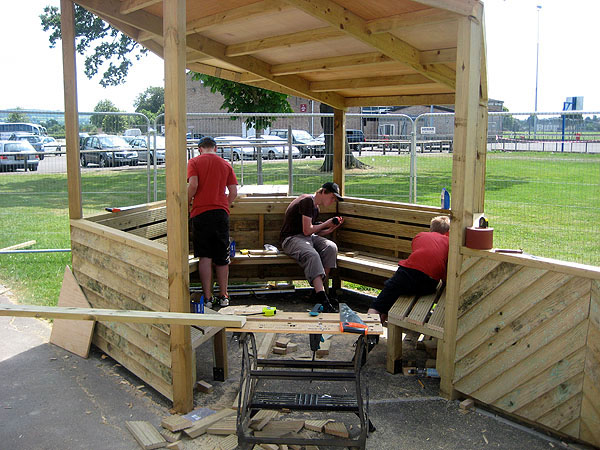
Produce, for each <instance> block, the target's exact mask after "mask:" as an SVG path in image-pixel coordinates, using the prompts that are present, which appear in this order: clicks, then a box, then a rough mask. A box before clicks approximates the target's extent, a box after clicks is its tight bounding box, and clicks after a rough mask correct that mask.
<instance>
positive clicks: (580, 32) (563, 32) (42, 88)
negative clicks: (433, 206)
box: [0, 0, 600, 112]
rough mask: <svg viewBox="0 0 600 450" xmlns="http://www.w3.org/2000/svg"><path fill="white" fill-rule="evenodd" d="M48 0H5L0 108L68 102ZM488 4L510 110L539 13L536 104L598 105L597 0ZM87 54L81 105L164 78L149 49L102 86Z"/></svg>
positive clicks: (496, 62)
mask: <svg viewBox="0 0 600 450" xmlns="http://www.w3.org/2000/svg"><path fill="white" fill-rule="evenodd" d="M46 5H54V6H59V0H26V1H24V2H6V1H4V2H2V7H1V8H2V9H1V11H2V13H1V14H0V42H2V45H1V47H0V55H1V60H2V65H1V66H0V67H2V69H1V70H0V109H10V108H15V107H20V108H23V109H48V110H63V108H64V97H63V84H62V61H61V49H60V43H58V45H57V46H56V48H50V47H49V41H48V36H49V33H47V32H44V31H42V28H41V25H40V19H39V15H40V14H41V13H42V12H43V8H44V6H46ZM484 5H485V26H486V45H487V63H488V94H489V97H490V98H493V99H496V100H502V101H504V105H505V106H506V107H507V108H508V109H509V110H510V111H512V112H530V111H533V110H534V105H535V85H536V51H537V43H538V39H537V31H538V16H539V60H538V61H539V71H538V78H537V79H538V108H537V109H538V111H560V110H562V106H563V102H564V101H565V99H566V97H572V96H583V97H584V100H583V108H584V110H585V111H600V89H599V88H598V82H597V79H598V74H599V73H600V59H599V58H598V57H597V48H596V46H597V41H598V39H597V34H596V32H597V31H598V26H599V25H598V17H600V1H598V0H569V1H564V0H484ZM538 5H540V6H541V7H542V8H541V9H540V10H539V12H538V8H537V6H538ZM83 62H84V58H83V57H82V56H80V55H78V56H77V65H78V78H77V83H78V92H79V97H78V103H79V110H80V111H81V112H87V111H92V110H93V109H94V106H95V105H96V104H97V103H98V102H99V101H100V100H104V99H110V100H112V101H113V103H114V104H115V105H116V106H117V107H118V108H119V109H121V110H123V111H133V110H134V107H133V102H134V100H135V98H136V97H137V96H138V95H139V94H140V93H142V92H143V91H144V90H145V89H146V88H147V87H149V86H162V85H163V80H164V76H163V71H164V67H163V62H162V60H161V59H160V58H158V57H156V56H154V55H152V54H149V55H148V56H147V57H145V58H144V59H143V60H142V61H137V62H134V66H133V67H132V68H131V69H130V74H129V76H128V79H127V82H126V83H125V84H124V85H122V86H118V87H109V88H103V87H102V86H100V84H99V77H95V78H93V79H92V80H88V79H87V78H86V76H85V75H84V74H83Z"/></svg>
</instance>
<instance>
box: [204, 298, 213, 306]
mask: <svg viewBox="0 0 600 450" xmlns="http://www.w3.org/2000/svg"><path fill="white" fill-rule="evenodd" d="M214 302H215V299H214V298H213V297H211V298H205V299H204V307H205V308H212V307H213V303H214Z"/></svg>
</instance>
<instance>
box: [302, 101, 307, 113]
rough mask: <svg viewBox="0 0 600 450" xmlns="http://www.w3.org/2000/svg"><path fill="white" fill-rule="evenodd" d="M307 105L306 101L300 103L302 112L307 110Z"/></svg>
mask: <svg viewBox="0 0 600 450" xmlns="http://www.w3.org/2000/svg"><path fill="white" fill-rule="evenodd" d="M306 109H307V105H306V103H300V112H306Z"/></svg>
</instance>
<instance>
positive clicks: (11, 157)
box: [0, 139, 40, 172]
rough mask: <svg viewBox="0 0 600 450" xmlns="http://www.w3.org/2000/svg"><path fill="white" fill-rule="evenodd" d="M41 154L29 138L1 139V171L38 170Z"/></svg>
mask: <svg viewBox="0 0 600 450" xmlns="http://www.w3.org/2000/svg"><path fill="white" fill-rule="evenodd" d="M39 162H40V160H39V155H38V154H36V151H35V149H34V148H33V146H32V145H31V144H30V143H29V142H28V141H27V140H14V139H13V140H11V141H7V140H3V141H0V172H14V171H15V170H17V169H23V170H25V171H27V170H30V171H36V170H37V169H38V165H39Z"/></svg>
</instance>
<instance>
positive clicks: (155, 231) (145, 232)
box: [128, 222, 167, 240]
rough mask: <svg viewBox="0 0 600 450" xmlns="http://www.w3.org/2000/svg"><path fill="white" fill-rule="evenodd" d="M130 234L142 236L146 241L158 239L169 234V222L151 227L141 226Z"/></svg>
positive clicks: (151, 225)
mask: <svg viewBox="0 0 600 450" xmlns="http://www.w3.org/2000/svg"><path fill="white" fill-rule="evenodd" d="M128 233H131V234H134V235H136V236H141V237H143V238H146V239H150V240H153V239H156V238H160V237H163V236H166V234H167V222H160V223H153V224H149V225H144V226H140V227H138V228H135V229H133V230H129V231H128Z"/></svg>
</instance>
